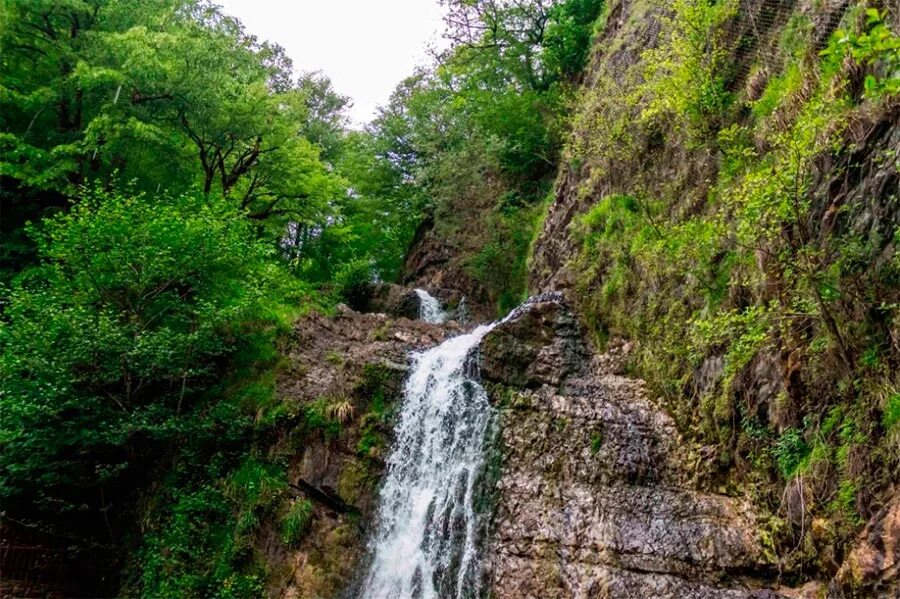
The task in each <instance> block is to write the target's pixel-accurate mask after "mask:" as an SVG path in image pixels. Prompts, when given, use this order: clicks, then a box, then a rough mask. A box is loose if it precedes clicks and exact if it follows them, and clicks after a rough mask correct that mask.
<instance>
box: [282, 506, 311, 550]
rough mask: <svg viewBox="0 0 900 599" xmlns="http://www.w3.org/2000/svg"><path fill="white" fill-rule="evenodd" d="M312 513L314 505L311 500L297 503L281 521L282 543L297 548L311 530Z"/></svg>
mask: <svg viewBox="0 0 900 599" xmlns="http://www.w3.org/2000/svg"><path fill="white" fill-rule="evenodd" d="M312 512H313V505H312V502H311V501H310V500H308V499H301V500H299V501H295V502H294V503H293V505H291V507H290V509H289V510H288V513H287V514H286V515H285V516H284V518H282V520H281V542H282V543H284V544H285V545H287V546H288V547H296V546H297V545H298V544H299V543H300V541H302V540H303V537H304V536H305V535H306V533H307V531H308V530H309V525H310V524H311V523H312Z"/></svg>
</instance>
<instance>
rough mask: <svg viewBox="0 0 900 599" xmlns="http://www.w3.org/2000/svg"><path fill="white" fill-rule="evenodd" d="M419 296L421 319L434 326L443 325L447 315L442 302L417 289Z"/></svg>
mask: <svg viewBox="0 0 900 599" xmlns="http://www.w3.org/2000/svg"><path fill="white" fill-rule="evenodd" d="M416 295H418V296H419V318H421V319H422V320H424V321H425V322H430V323H432V324H443V323H444V322H446V320H447V313H446V312H444V310H443V309H442V308H441V302H439V301H438V299H437V298H436V297H434V296H433V295H431V294H430V293H428V292H427V291H425V290H424V289H416Z"/></svg>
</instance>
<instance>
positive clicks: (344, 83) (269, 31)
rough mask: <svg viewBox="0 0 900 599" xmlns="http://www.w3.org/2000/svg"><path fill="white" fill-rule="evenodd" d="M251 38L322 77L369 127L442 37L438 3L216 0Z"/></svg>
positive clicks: (410, 0) (414, 0)
mask: <svg viewBox="0 0 900 599" xmlns="http://www.w3.org/2000/svg"><path fill="white" fill-rule="evenodd" d="M216 3H217V4H219V5H221V6H222V7H223V9H224V11H225V13H227V14H230V15H233V16H235V17H237V18H239V19H240V20H241V22H243V24H244V26H245V27H246V29H247V32H248V33H251V34H253V35H256V36H257V37H258V38H260V39H263V40H269V41H271V42H275V43H278V44H280V45H282V46H284V48H285V50H286V51H287V54H288V56H290V57H291V59H292V60H293V62H294V69H295V70H296V71H297V72H300V71H322V72H323V73H325V74H326V75H328V77H329V78H330V79H331V81H332V83H333V84H334V87H335V89H336V90H337V91H338V92H339V93H341V94H344V95H346V96H350V97H351V98H352V99H353V108H352V109H351V110H350V116H351V118H352V119H353V120H354V121H355V122H356V123H358V124H361V123H365V122H368V121H369V120H371V119H372V117H373V116H374V113H375V108H376V107H377V106H379V105H383V104H386V103H387V100H388V98H389V96H390V94H391V92H392V91H393V89H394V87H395V86H396V85H397V84H398V83H399V82H400V81H401V80H402V79H403V78H404V77H406V76H408V75H410V74H412V72H413V69H414V68H415V67H416V66H417V65H420V64H426V63H428V62H429V58H428V47H429V46H430V45H432V46H433V45H439V44H440V39H441V35H440V34H441V31H442V21H441V9H440V5H439V3H438V0H216Z"/></svg>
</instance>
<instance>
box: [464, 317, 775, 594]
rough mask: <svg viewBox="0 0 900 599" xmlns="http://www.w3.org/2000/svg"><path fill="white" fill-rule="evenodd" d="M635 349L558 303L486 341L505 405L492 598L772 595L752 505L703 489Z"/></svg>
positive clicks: (499, 400) (488, 373) (490, 375)
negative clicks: (599, 339)
mask: <svg viewBox="0 0 900 599" xmlns="http://www.w3.org/2000/svg"><path fill="white" fill-rule="evenodd" d="M627 349H628V348H627V346H625V345H617V346H616V347H615V348H614V349H610V350H609V351H608V352H607V353H605V354H602V355H593V354H592V353H591V351H590V350H589V349H588V348H587V346H586V345H585V342H584V338H583V336H582V332H581V330H580V329H579V327H578V324H577V321H576V320H575V318H574V317H573V316H572V315H571V313H570V312H569V311H568V310H567V309H566V308H565V307H564V306H563V304H562V303H560V302H559V301H545V302H540V303H536V304H534V305H533V306H531V307H530V308H529V309H528V310H527V311H525V312H524V313H522V314H521V315H520V316H518V317H517V318H515V319H513V320H511V321H509V322H507V323H505V324H503V325H500V326H499V327H498V328H497V329H495V330H494V331H492V332H491V333H490V334H489V335H488V337H487V338H486V339H485V341H484V344H483V348H482V355H483V357H482V374H483V377H484V379H485V381H486V382H488V383H489V384H490V388H491V396H492V398H493V401H494V402H495V403H496V405H497V406H498V407H499V409H500V412H501V430H502V447H501V448H500V450H499V451H500V452H501V454H502V467H501V472H502V474H501V476H500V479H499V482H498V485H497V493H498V495H499V499H498V504H497V512H496V520H495V532H494V541H493V544H492V545H491V549H490V554H491V559H492V562H493V569H492V580H493V584H494V596H496V597H498V598H506V597H509V598H514V597H534V598H538V597H541V598H550V597H560V598H562V597H622V598H625V597H657V598H669V597H671V598H673V599H674V598H689V597H698V598H699V597H723V598H724V597H735V598H737V597H774V596H775V595H774V594H772V593H766V592H761V591H759V592H758V591H753V590H750V589H753V588H759V587H762V586H764V585H765V584H766V574H767V573H769V572H770V569H771V567H772V563H771V561H770V560H769V559H767V557H766V554H765V551H764V549H763V545H762V543H761V539H760V538H759V536H758V534H757V530H756V526H755V518H754V513H753V510H752V508H751V507H750V506H749V505H747V503H746V502H745V501H742V500H741V499H739V498H733V497H728V496H725V495H721V494H716V493H709V492H703V491H701V490H699V489H698V488H697V485H696V484H695V483H694V482H693V479H694V475H695V472H694V471H693V470H692V466H693V465H694V464H695V463H696V460H697V459H698V458H699V457H700V455H701V452H700V450H699V448H696V447H692V446H691V445H690V444H689V443H687V442H685V441H684V440H683V439H682V438H681V437H680V436H679V434H678V431H677V429H676V427H675V425H674V423H673V421H672V419H671V418H670V417H669V416H667V415H666V413H665V412H664V411H663V410H662V409H661V408H660V407H659V406H658V405H656V404H655V403H654V401H652V399H651V398H650V397H649V396H648V394H647V392H646V390H645V388H644V386H643V384H642V383H641V382H640V381H638V380H634V379H629V378H626V377H624V376H622V373H621V362H622V357H623V353H624V352H627Z"/></svg>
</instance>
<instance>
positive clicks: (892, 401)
mask: <svg viewBox="0 0 900 599" xmlns="http://www.w3.org/2000/svg"><path fill="white" fill-rule="evenodd" d="M882 422H883V423H884V428H885V429H887V430H888V431H893V430H896V429H897V428H898V426H897V425H898V424H900V393H895V394H893V395H891V396H890V398H889V399H888V401H887V405H886V406H885V408H884V415H883V416H882Z"/></svg>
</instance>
